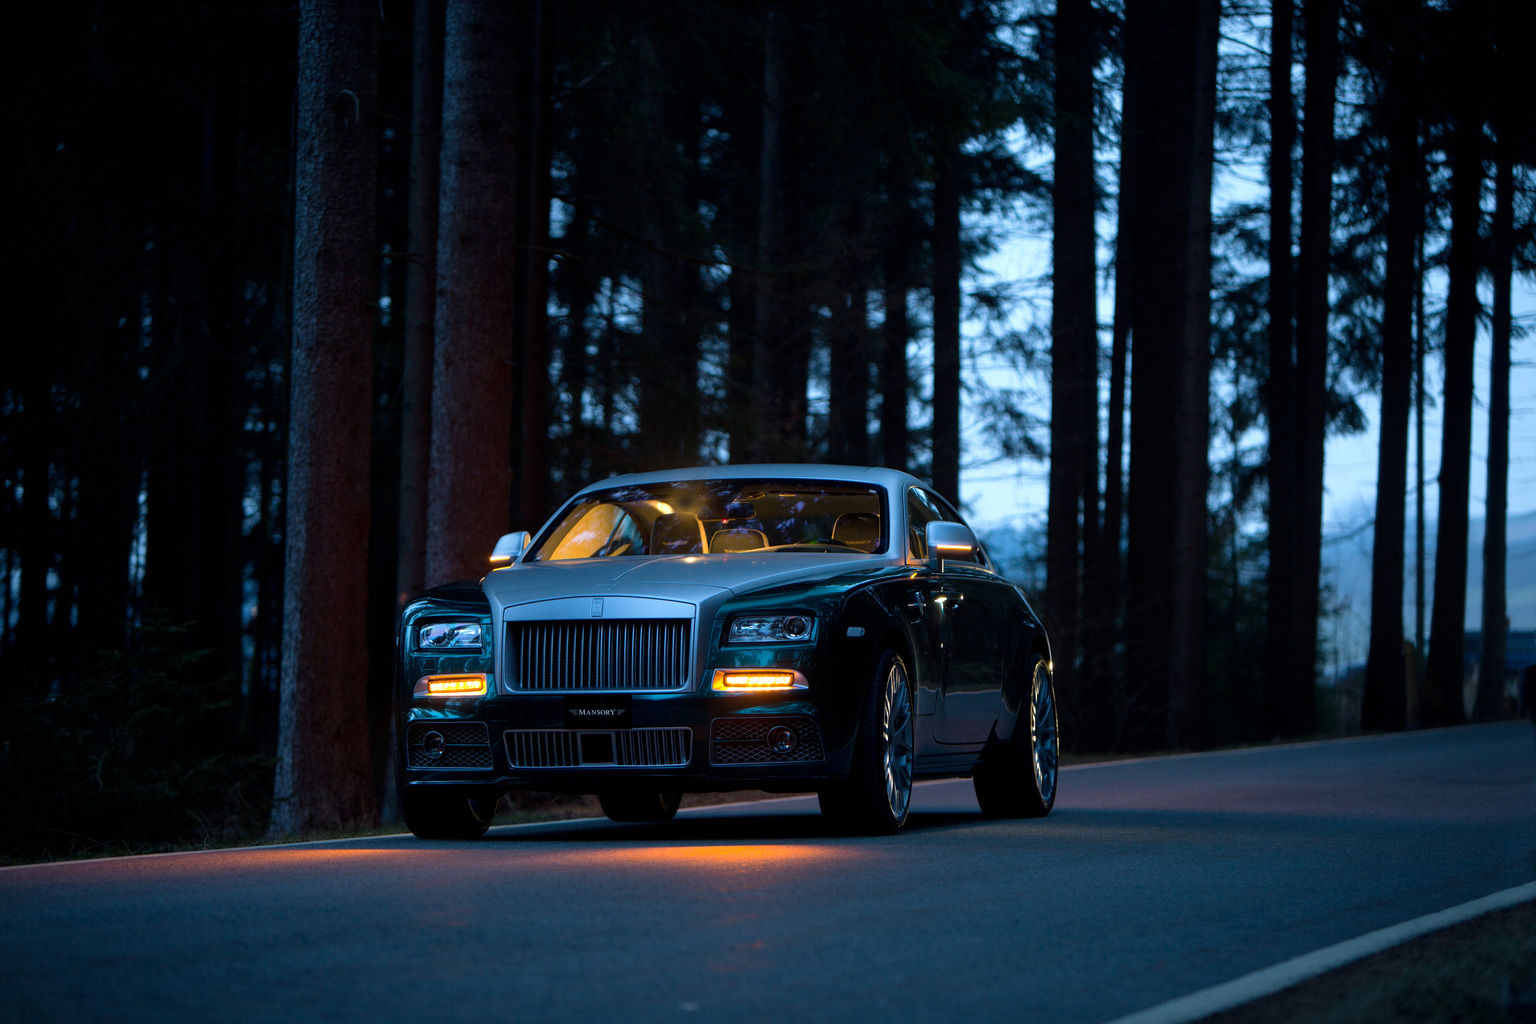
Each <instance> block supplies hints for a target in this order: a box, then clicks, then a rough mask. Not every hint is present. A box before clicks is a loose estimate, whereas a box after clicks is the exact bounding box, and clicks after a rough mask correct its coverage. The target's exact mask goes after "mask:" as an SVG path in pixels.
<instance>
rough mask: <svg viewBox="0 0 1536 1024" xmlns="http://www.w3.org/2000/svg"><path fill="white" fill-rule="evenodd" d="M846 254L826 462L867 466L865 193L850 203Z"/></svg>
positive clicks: (836, 299) (836, 313)
mask: <svg viewBox="0 0 1536 1024" xmlns="http://www.w3.org/2000/svg"><path fill="white" fill-rule="evenodd" d="M843 232H844V240H843V252H844V256H843V258H842V259H841V260H840V261H839V262H840V264H841V267H840V270H841V273H839V274H837V275H836V282H837V283H836V284H835V285H834V293H833V295H832V297H831V306H832V337H831V343H830V348H831V351H830V352H829V356H830V359H829V366H828V370H829V372H828V377H829V380H828V382H827V384H828V387H827V421H828V422H827V428H828V429H827V461H828V462H831V463H842V464H844V465H855V466H857V465H864V464H865V463H866V462H868V460H869V362H870V361H869V344H868V340H869V287H868V284H867V282H866V281H865V279H864V277H865V275H864V267H863V265H862V264H863V260H862V257H861V256H860V255H859V252H860V249H861V247H862V245H863V235H864V210H863V196H862V195H859V194H855V195H854V196H852V197H851V198H850V199H849V201H848V208H847V210H846V211H845V213H844V218H843Z"/></svg>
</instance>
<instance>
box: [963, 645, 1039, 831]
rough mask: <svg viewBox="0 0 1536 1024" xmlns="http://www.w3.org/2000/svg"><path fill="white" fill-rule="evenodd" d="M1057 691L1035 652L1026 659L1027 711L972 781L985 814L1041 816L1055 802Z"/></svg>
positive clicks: (989, 815) (1024, 816) (977, 799)
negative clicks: (1007, 738) (1027, 661)
mask: <svg viewBox="0 0 1536 1024" xmlns="http://www.w3.org/2000/svg"><path fill="white" fill-rule="evenodd" d="M1059 754H1060V744H1059V733H1058V732H1057V728H1056V691H1055V689H1054V687H1053V686H1052V685H1051V672H1050V669H1049V668H1047V667H1046V664H1045V660H1044V659H1043V658H1041V657H1040V656H1039V655H1038V654H1037V655H1034V656H1032V658H1031V659H1030V663H1029V708H1028V714H1027V715H1024V714H1020V716H1019V722H1018V725H1016V726H1014V730H1013V739H1012V740H1010V741H1009V742H1008V745H1007V747H1005V748H1004V749H1003V750H1002V751H1001V752H1000V756H999V757H997V758H996V759H995V760H994V761H992V762H991V763H990V764H983V765H982V767H981V768H979V769H978V770H977V772H976V777H975V778H974V779H973V780H972V782H973V784H974V785H975V787H976V802H977V803H978V804H980V805H981V813H982V814H984V815H986V816H987V817H989V818H1043V817H1045V816H1046V815H1047V814H1050V813H1051V808H1052V807H1053V806H1054V805H1055V803H1056V764H1057V759H1058V757H1059Z"/></svg>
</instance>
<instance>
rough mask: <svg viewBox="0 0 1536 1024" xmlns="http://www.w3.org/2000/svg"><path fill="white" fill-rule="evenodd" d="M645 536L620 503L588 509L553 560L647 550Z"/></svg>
mask: <svg viewBox="0 0 1536 1024" xmlns="http://www.w3.org/2000/svg"><path fill="white" fill-rule="evenodd" d="M644 544H645V541H644V537H643V535H642V534H641V532H640V530H639V527H638V526H636V524H635V521H634V519H633V518H631V516H630V514H629V513H628V512H626V511H624V509H623V508H621V507H620V506H618V505H609V504H602V505H595V506H593V507H592V508H591V509H589V510H588V511H587V512H586V513H585V514H584V515H583V516H582V517H581V519H580V521H578V522H577V523H576V525H575V527H573V528H572V529H571V531H570V532H569V533H567V534H566V535H565V536H564V537H563V538H561V540H560V543H559V544H558V545H556V546H555V550H554V551H553V552H551V553H550V556H549V558H550V561H560V560H562V559H567V558H603V557H606V556H608V555H623V554H636V553H638V552H640V551H643V550H644Z"/></svg>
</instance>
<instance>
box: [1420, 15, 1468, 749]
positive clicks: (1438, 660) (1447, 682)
mask: <svg viewBox="0 0 1536 1024" xmlns="http://www.w3.org/2000/svg"><path fill="white" fill-rule="evenodd" d="M1480 7H1481V0H1467V2H1466V3H1464V4H1463V5H1461V9H1460V11H1459V12H1458V13H1459V15H1460V18H1461V21H1462V23H1461V26H1460V30H1461V32H1462V34H1463V38H1462V43H1461V46H1462V53H1461V58H1462V63H1461V67H1462V69H1463V76H1462V81H1461V82H1460V83H1459V85H1458V88H1457V93H1456V95H1457V99H1456V107H1455V114H1456V118H1455V128H1454V136H1453V141H1452V154H1451V249H1450V255H1449V256H1448V257H1447V259H1446V263H1447V269H1448V271H1449V277H1450V282H1449V285H1448V287H1447V290H1446V302H1445V401H1444V404H1443V406H1442V408H1443V409H1444V414H1443V415H1444V419H1443V421H1442V427H1441V432H1440V509H1439V516H1440V523H1439V529H1438V533H1437V535H1436V539H1435V584H1434V610H1433V611H1432V612H1431V618H1430V627H1429V665H1428V669H1427V671H1426V673H1425V675H1426V678H1425V680H1424V683H1425V686H1424V696H1423V701H1422V704H1421V708H1420V711H1421V713H1420V722H1421V723H1422V724H1423V725H1426V726H1434V725H1454V724H1457V723H1459V722H1461V721H1463V720H1464V719H1465V718H1466V706H1465V705H1464V704H1463V699H1462V686H1463V681H1462V673H1463V668H1462V659H1463V656H1464V646H1465V630H1466V623H1465V620H1466V613H1467V501H1468V490H1469V486H1470V478H1471V472H1472V354H1473V349H1474V345H1475V343H1476V339H1477V315H1478V300H1477V278H1478V273H1479V271H1480V270H1481V262H1482V261H1481V259H1480V254H1479V251H1478V249H1479V238H1478V235H1479V231H1480V229H1481V222H1482V209H1481V195H1482V187H1483V122H1482V109H1481V104H1480V103H1479V97H1478V96H1477V94H1476V93H1475V91H1474V86H1473V85H1472V84H1471V83H1470V82H1469V81H1468V79H1470V78H1471V77H1472V74H1471V72H1472V69H1474V68H1476V67H1477V66H1478V63H1477V62H1478V60H1479V58H1480V57H1481V55H1482V50H1483V47H1482V40H1481V37H1480V32H1479V28H1480V22H1481V19H1480V18H1479V17H1478V14H1479V13H1480V12H1479V10H1478V9H1479V8H1480Z"/></svg>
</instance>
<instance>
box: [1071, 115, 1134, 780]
mask: <svg viewBox="0 0 1536 1024" xmlns="http://www.w3.org/2000/svg"><path fill="white" fill-rule="evenodd" d="M1137 106H1138V104H1137V102H1136V98H1135V97H1134V96H1132V95H1130V94H1128V93H1127V94H1126V95H1124V96H1122V98H1121V110H1122V112H1123V116H1124V117H1125V118H1127V119H1128V120H1130V121H1132V122H1134V121H1135V120H1136V119H1137V118H1138V117H1139V112H1138V110H1137ZM1135 157H1136V152H1135V146H1134V145H1133V136H1131V135H1130V134H1129V133H1126V132H1122V133H1121V139H1120V180H1119V195H1118V196H1117V197H1116V200H1115V206H1116V213H1115V217H1116V224H1115V299H1114V312H1113V314H1112V316H1113V322H1112V324H1111V326H1110V348H1109V417H1108V423H1107V424H1106V427H1105V434H1104V521H1103V525H1102V527H1101V529H1100V533H1099V540H1098V544H1097V557H1096V558H1095V559H1094V561H1093V563H1092V564H1091V565H1090V566H1088V568H1087V569H1086V571H1085V573H1084V582H1083V620H1084V621H1083V625H1084V643H1085V644H1088V645H1091V646H1093V647H1094V648H1096V649H1097V650H1098V651H1099V652H1100V654H1099V656H1098V657H1096V658H1095V659H1094V660H1092V661H1091V662H1086V661H1085V666H1084V667H1085V680H1084V685H1083V687H1082V690H1083V694H1084V707H1083V713H1082V715H1081V717H1082V719H1083V724H1084V726H1085V728H1086V729H1087V730H1088V731H1087V732H1085V733H1084V734H1083V745H1084V746H1086V747H1088V748H1089V749H1092V750H1099V749H1109V748H1112V747H1115V746H1118V745H1119V742H1120V739H1119V737H1120V734H1121V732H1122V727H1123V717H1124V710H1125V708H1124V704H1125V701H1124V697H1125V693H1124V689H1123V687H1121V686H1120V685H1119V683H1120V673H1119V667H1118V666H1117V665H1115V664H1114V662H1113V660H1112V659H1111V657H1110V652H1111V651H1112V650H1113V648H1114V646H1115V644H1116V643H1117V642H1118V639H1119V637H1120V631H1119V629H1117V625H1118V623H1119V619H1120V605H1121V597H1122V581H1121V576H1122V573H1123V568H1124V560H1123V558H1122V552H1121V540H1122V538H1123V537H1124V535H1125V533H1124V519H1125V465H1124V463H1125V375H1126V360H1127V356H1128V354H1129V353H1128V349H1129V347H1130V346H1129V341H1130V337H1129V336H1130V330H1131V310H1130V306H1131V302H1130V296H1131V272H1130V266H1131V235H1132V232H1133V230H1134V227H1135V216H1134V213H1133V210H1132V192H1133V188H1134V186H1133V185H1132V179H1133V172H1134V167H1135ZM1090 672H1091V674H1086V673H1090Z"/></svg>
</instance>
